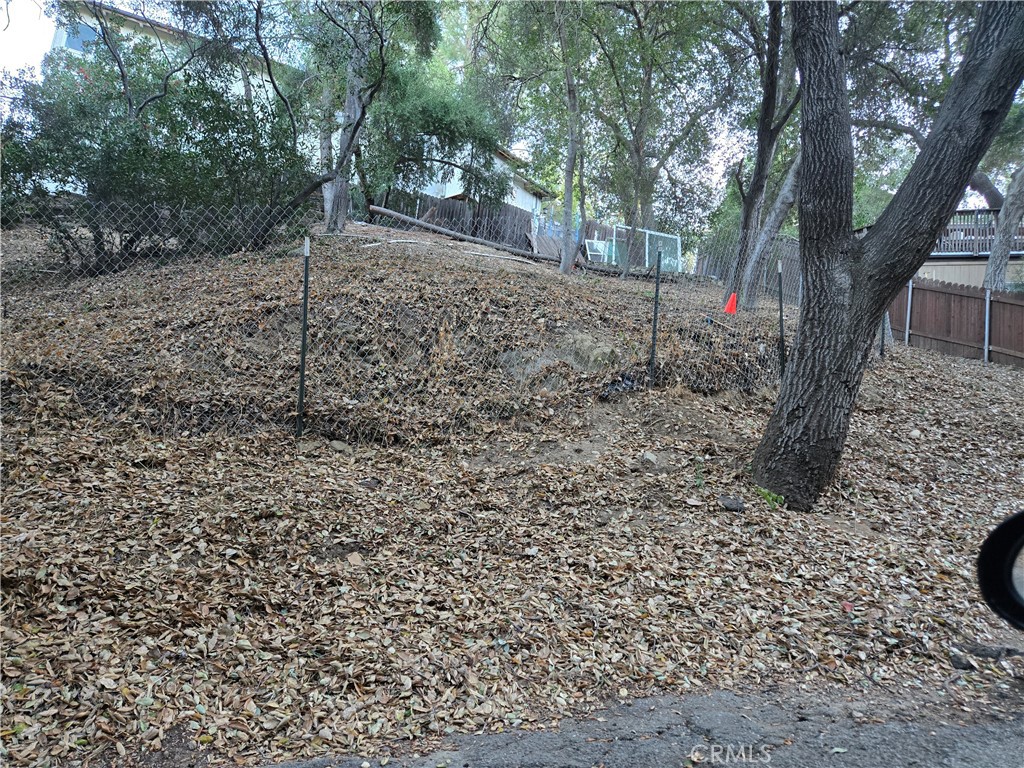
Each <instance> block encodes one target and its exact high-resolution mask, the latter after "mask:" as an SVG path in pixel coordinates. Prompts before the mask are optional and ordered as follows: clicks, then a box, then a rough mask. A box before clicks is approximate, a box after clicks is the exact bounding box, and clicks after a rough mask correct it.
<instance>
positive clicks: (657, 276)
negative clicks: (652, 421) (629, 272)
mask: <svg viewBox="0 0 1024 768" xmlns="http://www.w3.org/2000/svg"><path fill="white" fill-rule="evenodd" d="M660 303H661V248H659V249H658V265H657V268H656V269H655V272H654V320H653V321H652V322H651V360H650V362H649V363H648V364H647V388H648V389H653V388H654V369H655V366H656V364H657V347H658V306H659V304H660Z"/></svg>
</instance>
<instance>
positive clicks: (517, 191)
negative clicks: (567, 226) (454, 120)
mask: <svg viewBox="0 0 1024 768" xmlns="http://www.w3.org/2000/svg"><path fill="white" fill-rule="evenodd" d="M498 164H499V166H500V167H501V169H502V170H503V171H508V170H510V169H509V167H508V166H507V165H506V164H505V163H504V162H503V161H502V160H498ZM462 190H463V187H462V173H461V172H460V171H458V170H456V171H455V175H454V176H453V177H452V180H451V181H448V182H439V181H437V182H434V183H433V184H429V185H428V186H426V187H423V188H422V189H421V190H419V191H420V192H424V193H426V194H428V195H432V196H434V197H442V198H443V197H454V196H455V195H460V194H462ZM505 202H506V203H508V204H509V205H514V206H515V207H516V208H522V209H523V210H524V211H529V212H530V213H538V212H539V211H540V209H541V205H542V203H543V201H542V200H541V198H540V197H538V196H537V195H535V194H534V193H533V192H530V191H528V190H527V189H526V185H525V184H524V183H523V180H522V178H521V177H519V176H518V175H515V174H514V173H513V176H512V188H511V189H510V190H509V193H508V195H507V196H506V197H505Z"/></svg>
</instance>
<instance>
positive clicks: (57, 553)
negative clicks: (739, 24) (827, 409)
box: [0, 228, 1024, 765]
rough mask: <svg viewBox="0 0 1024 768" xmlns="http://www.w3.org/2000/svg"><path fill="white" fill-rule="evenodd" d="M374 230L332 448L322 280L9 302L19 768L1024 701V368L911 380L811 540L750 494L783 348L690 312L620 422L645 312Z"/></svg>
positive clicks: (195, 270)
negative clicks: (624, 720)
mask: <svg viewBox="0 0 1024 768" xmlns="http://www.w3.org/2000/svg"><path fill="white" fill-rule="evenodd" d="M351 234H358V235H361V236H360V237H349V238H343V239H337V240H319V241H317V242H316V243H315V245H314V252H313V253H314V264H316V265H317V270H316V272H315V274H316V275H317V277H316V278H315V279H314V281H313V283H312V288H311V300H312V302H313V303H312V306H314V307H316V310H315V312H314V314H313V321H312V323H311V329H310V354H309V359H310V375H309V387H310V389H309V395H308V397H309V400H308V405H309V409H308V413H309V419H310V432H309V434H308V435H307V436H306V437H305V438H303V439H302V440H298V441H297V440H296V439H295V438H294V436H293V434H292V413H293V411H294V397H295V382H296V377H297V366H298V357H299V353H298V349H297V348H295V347H294V346H293V344H292V340H293V339H294V337H295V331H296V323H297V322H298V310H299V307H300V305H301V293H300V288H301V273H300V271H299V269H298V266H299V262H298V260H297V259H296V258H295V257H294V256H288V255H273V254H264V255H250V254H239V255H237V256H236V257H234V258H232V259H230V260H225V261H222V262H216V263H205V264H199V265H179V266H177V267H171V268H164V269H158V270H153V269H143V268H139V269H138V270H136V271H130V272H124V273H120V274H117V275H108V276H105V277H99V278H92V279H90V280H87V281H82V282H78V283H75V284H73V285H62V286H56V287H53V288H50V289H44V288H42V287H37V288H35V289H33V290H19V291H18V292H15V293H14V294H6V295H5V297H4V301H5V314H4V319H3V331H4V349H3V377H4V382H3V383H4V398H3V426H4V430H3V439H2V450H3V512H2V523H3V538H2V550H0V556H2V584H3V592H4V602H3V607H2V610H3V615H2V626H3V627H4V643H3V649H2V654H3V659H2V660H3V686H4V689H3V694H4V695H3V697H2V702H3V703H2V706H3V717H2V720H3V722H4V724H5V726H4V727H5V729H6V730H5V732H4V749H5V750H6V752H7V754H6V759H7V760H9V761H10V762H12V763H14V764H19V765H43V764H46V763H47V762H52V763H55V764H58V765H64V764H70V762H71V761H72V760H80V759H83V758H86V757H89V756H93V757H101V758H102V759H103V760H108V759H109V760H112V761H114V762H125V761H128V762H134V763H143V764H147V763H152V764H154V765H156V764H159V760H160V759H161V757H160V753H154V752H153V751H152V750H155V749H159V748H164V747H169V746H172V745H178V747H181V745H185V746H186V747H187V748H188V749H189V750H206V751H207V754H208V755H210V756H211V757H213V758H214V759H216V760H218V761H221V760H227V759H229V758H232V759H239V760H254V759H257V758H259V759H271V758H284V757H287V756H295V755H316V754H326V753H330V752H352V751H360V752H363V753H374V754H378V755H379V754H386V753H388V752H390V751H394V750H401V749H405V748H408V747H409V746H410V744H409V742H408V741H407V740H408V739H416V740H420V739H428V740H429V739H431V738H435V737H438V736H441V735H443V734H445V733H448V732H451V731H455V730H458V731H473V730H482V729H500V728H509V727H539V726H540V725H542V724H547V723H550V722H551V721H552V720H557V719H558V718H560V717H561V716H563V715H564V714H566V713H570V712H574V711H580V710H586V709H590V708H593V707H596V706H599V705H601V704H602V703H603V702H605V701H607V700H608V699H609V698H610V697H614V696H619V697H623V696H630V695H637V694H641V693H646V692H651V691H658V690H670V691H676V692H682V691H687V690H707V689H711V688H716V687H724V688H731V689H749V688H751V687H757V688H764V687H767V686H770V685H775V684H786V683H789V684H798V685H802V686H804V687H805V688H806V690H807V691H808V695H813V692H814V691H815V690H821V689H823V688H824V687H833V686H839V687H841V688H844V689H847V690H850V691H857V690H860V688H862V687H863V686H868V687H876V686H877V687H881V688H883V689H885V690H886V691H889V692H891V693H893V694H898V693H899V692H900V691H901V690H904V689H905V688H914V689H915V690H918V691H934V692H935V693H934V698H935V699H936V700H939V701H942V700H945V701H948V702H949V703H950V705H951V706H956V707H963V708H967V709H968V710H970V711H972V712H973V713H974V714H973V715H971V716H974V717H978V718H984V717H1000V716H1010V715H1011V714H1012V713H1013V712H1014V711H1017V710H1019V708H1020V707H1021V706H1022V704H1024V698H1022V697H1024V693H1022V691H1024V686H1022V685H1021V680H1022V678H1024V666H1022V659H1020V658H1016V657H1005V658H1000V659H993V658H985V657H984V656H971V655H970V649H976V648H977V646H978V645H979V644H980V645H983V646H990V647H995V646H999V645H1005V644H1012V643H1014V642H1017V643H1018V644H1019V638H1017V639H1016V640H1015V639H1014V636H1013V635H1010V634H1009V633H1007V632H1005V631H1004V630H1002V629H1001V628H1000V626H999V625H998V623H997V622H996V620H995V619H994V618H992V617H990V616H989V615H988V613H987V611H986V610H985V609H984V607H983V606H981V605H980V604H979V600H978V598H977V596H976V592H975V589H974V586H973V582H972V579H973V559H974V556H975V552H976V551H977V547H978V545H979V544H980V541H981V539H982V537H983V535H984V533H985V532H986V531H987V530H988V528H989V527H991V525H993V524H994V523H995V521H997V520H998V519H999V518H1000V517H1001V516H1002V515H1003V514H1005V513H1007V512H1009V511H1010V510H1012V509H1016V508H1020V507H1021V506H1024V414H1022V412H1021V409H1020V407H1019V393H1020V385H1021V382H1022V374H1021V372H1019V371H1016V370H1012V369H1004V368H1000V367H998V366H987V367H986V366H982V365H980V364H977V363H973V362H969V361H964V360H958V359H952V358H941V357H938V356H935V355H928V354H920V353H917V352H915V351H912V350H905V349H902V348H897V349H894V350H892V351H891V353H890V355H889V356H888V357H887V358H886V360H885V361H884V363H882V364H880V365H878V366H876V367H874V368H873V369H872V370H871V371H869V373H868V376H867V379H866V382H865V385H864V389H863V391H862V395H861V398H860V405H859V408H858V410H857V413H856V415H855V418H854V423H853V425H852V430H851V436H850V445H849V450H848V452H847V456H846V458H845V460H844V463H843V466H842V471H841V476H840V477H839V478H838V480H837V482H836V483H835V485H834V486H833V488H832V489H831V490H830V492H829V493H828V494H827V495H826V497H825V498H824V499H823V501H822V502H821V504H820V505H819V507H818V509H817V510H816V512H815V513H814V514H810V515H796V514H793V513H790V512H788V511H787V510H785V509H784V508H783V507H780V506H778V504H777V503H776V500H775V499H772V498H770V497H766V496H764V495H762V494H761V493H759V491H758V489H757V488H756V487H755V486H754V485H753V484H752V482H751V481H750V479H749V477H748V475H747V473H746V470H745V467H746V462H747V461H748V460H749V456H750V453H751V451H752V449H753V446H754V444H755V441H756V439H757V436H758V434H759V433H760V430H761V429H762V428H763V426H764V424H765V422H766V420H767V416H768V413H769V411H770V408H771V404H772V398H773V392H772V390H771V388H770V387H769V386H766V385H765V383H764V382H765V380H764V379H760V378H757V377H756V376H754V375H753V374H752V373H751V372H757V371H765V370H767V371H769V372H770V371H771V367H770V366H772V365H774V354H773V352H774V350H772V349H771V348H770V347H769V346H768V345H770V343H771V339H772V337H771V335H770V332H769V330H768V329H770V328H771V324H770V322H769V321H768V320H767V319H766V320H765V323H764V324H763V325H762V324H756V325H755V326H754V327H756V328H757V329H762V328H763V329H765V330H756V331H750V332H747V331H746V330H745V326H743V325H742V324H743V323H747V322H750V323H752V324H754V323H755V321H754V320H746V319H744V318H742V317H741V318H740V319H739V321H738V322H735V323H734V322H733V321H731V320H728V321H725V320H723V319H722V317H721V315H719V314H711V308H713V307H715V305H716V304H717V299H718V296H717V295H716V290H715V289H714V288H713V287H712V288H708V289H706V290H705V289H704V288H702V287H700V286H691V285H685V286H684V285H677V286H670V287H669V288H668V290H667V291H666V295H667V300H666V306H667V311H666V317H667V319H666V321H665V325H664V339H665V340H666V341H665V357H664V358H663V360H664V361H665V368H664V370H663V372H662V373H661V374H660V376H659V379H658V381H657V382H656V385H657V386H656V387H655V388H654V389H653V390H651V391H647V390H645V389H641V390H638V391H626V392H621V393H612V394H613V396H612V397H610V398H609V399H607V400H602V399H600V398H599V397H598V396H599V395H600V394H601V393H602V392H605V391H607V389H608V385H609V383H610V382H613V381H615V380H617V379H618V380H620V382H621V379H622V378H623V376H624V375H626V376H628V375H630V374H631V372H635V371H636V369H637V367H638V366H640V365H642V364H643V362H644V361H645V360H646V354H647V346H646V344H647V341H646V339H647V333H649V328H648V326H647V325H646V323H647V320H646V318H647V316H648V312H649V310H650V306H651V296H650V295H649V292H650V290H651V287H650V286H649V285H648V284H646V283H639V282H637V283H622V282H620V281H614V280H604V279H600V280H599V279H595V278H590V277H583V278H581V277H560V276H558V275H557V274H556V273H554V272H553V271H551V270H550V269H548V268H547V267H545V266H538V265H527V264H521V263H518V262H510V261H507V260H502V259H495V258H493V256H478V255H475V254H468V253H464V252H463V250H481V249H477V248H473V249H463V248H462V247H461V246H460V245H458V244H452V243H450V242H448V241H444V240H443V239H436V238H433V237H427V236H421V235H419V234H415V235H398V234H396V233H394V232H392V231H389V230H377V229H369V228H367V229H365V230H358V231H355V230H354V231H353V232H352V233H351ZM5 237H6V233H5ZM405 239H408V240H415V241H417V242H415V243H401V242H394V243H392V242H388V241H389V240H405ZM364 246H365V247H364ZM6 247H7V243H5V248H6ZM8 253H9V251H7V252H5V257H4V258H5V259H6V258H7V256H8ZM702 297H704V298H702ZM709 315H710V316H711V322H710V323H709V322H707V318H708V316H709ZM767 315H770V312H768V313H766V318H767ZM723 322H725V323H726V325H729V326H731V327H725V326H724V325H722V323H723ZM729 334H735V336H730V335H729ZM757 334H762V336H760V337H759V336H758V335H757ZM759 338H760V339H761V340H759ZM695 339H696V340H699V341H695ZM762 344H764V345H766V348H765V349H764V350H762V349H761V348H760V345H762ZM688 345H692V346H688ZM701 354H705V355H706V358H701V357H700V355H701ZM705 359H706V360H707V364H706V365H705V364H702V363H701V360H705ZM716 361H717V362H716ZM716 365H717V366H718V368H717V369H716V368H715V366H716ZM705 370H720V371H723V372H724V374H723V375H724V376H725V377H728V376H732V377H733V379H732V380H731V381H732V382H733V384H734V386H736V387H737V388H742V389H746V390H748V391H747V392H743V391H737V390H734V389H730V390H728V391H723V392H719V393H717V394H713V395H705V394H699V393H700V392H704V391H707V390H715V389H717V388H719V387H717V385H716V386H710V385H707V384H706V383H702V380H698V379H696V378H692V377H693V376H694V375H695V374H694V373H693V372H694V371H705ZM688 372H689V373H688ZM688 376H690V377H691V378H687V377H688ZM720 380H721V381H726V380H727V378H721V379H720ZM709 381H711V380H709ZM620 388H623V387H620ZM626 389H628V388H626ZM725 496H729V497H739V498H742V499H743V500H744V502H745V509H744V511H743V512H741V513H737V512H733V511H728V510H727V509H725V508H724V507H723V504H722V502H721V501H720V499H721V498H722V497H725ZM965 656H966V657H968V658H969V663H968V666H969V667H970V668H969V669H959V668H954V667H953V664H952V660H953V659H954V658H956V659H962V658H964V657H965ZM957 664H958V667H959V666H963V662H962V661H958V662H957ZM961 715H962V716H963V711H961ZM420 743H421V742H420V741H413V742H412V743H411V744H412V745H413V746H418V745H419V744H420ZM122 755H123V756H124V757H123V758H122Z"/></svg>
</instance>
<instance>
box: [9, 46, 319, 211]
mask: <svg viewBox="0 0 1024 768" xmlns="http://www.w3.org/2000/svg"><path fill="white" fill-rule="evenodd" d="M109 33H110V35H111V37H112V40H113V41H114V44H115V45H116V46H117V49H118V51H119V53H120V55H121V57H122V59H123V61H124V62H125V70H126V71H125V75H126V77H125V81H126V82H124V81H122V78H121V74H120V72H119V70H118V67H117V66H116V64H115V61H114V60H113V58H112V56H111V55H110V54H109V52H108V50H107V48H106V47H104V46H102V45H101V44H99V43H93V44H91V45H90V46H89V50H87V51H86V53H85V55H79V54H74V53H71V52H68V51H56V52H54V53H52V54H50V55H49V56H48V57H47V59H46V61H45V62H44V66H43V77H42V80H41V81H33V80H30V79H22V80H20V81H18V82H16V83H15V84H14V85H15V90H16V91H17V92H18V93H19V95H20V98H19V99H18V101H17V103H16V106H15V109H14V111H13V112H12V113H11V115H9V116H8V118H7V119H6V120H5V121H4V125H3V130H4V133H5V137H6V136H7V135H8V134H10V135H13V136H15V137H16V141H15V144H16V146H17V147H18V148H19V149H18V152H19V153H21V154H19V156H18V158H17V159H18V163H17V164H16V171H12V175H13V174H16V176H17V178H16V181H17V183H16V184H15V189H16V190H17V192H19V193H25V192H26V191H28V190H30V189H33V188H36V189H38V188H40V187H42V186H43V184H44V183H46V184H49V185H53V186H56V187H58V188H63V189H69V190H72V191H76V192H79V193H82V194H84V195H86V197H88V198H89V199H91V200H96V201H101V202H109V201H113V200H131V201H143V202H147V203H161V204H168V205H179V204H180V205H215V204H221V205H223V204H262V205H267V204H276V203H279V202H281V201H282V196H283V195H286V194H288V193H289V192H290V191H293V189H294V187H296V186H298V184H299V183H300V181H301V180H302V179H304V178H306V177H307V176H308V173H309V170H308V168H307V161H306V160H305V159H304V158H303V157H302V156H301V155H300V154H299V153H298V152H297V151H296V150H295V149H294V148H293V147H292V144H291V133H290V127H289V124H288V120H287V118H286V116H285V115H284V114H283V111H282V109H281V107H280V106H279V105H278V104H276V103H275V102H273V101H270V100H266V99H264V100H260V99H255V98H254V99H252V100H247V99H246V98H245V96H243V95H241V94H235V93H233V92H232V89H231V86H230V78H231V74H230V72H228V71H227V70H226V68H225V67H222V66H218V65H216V64H214V63H213V62H208V61H204V60H202V58H196V59H195V60H194V61H193V62H192V63H190V64H189V66H188V67H186V68H184V69H183V71H181V72H179V73H177V74H173V75H171V76H170V77H169V78H168V79H167V86H166V92H165V89H164V77H165V75H167V73H168V70H170V69H172V68H173V67H174V66H176V65H177V64H178V63H179V62H174V63H170V64H169V63H168V61H167V59H166V58H165V55H164V52H162V51H160V50H158V49H157V47H156V45H155V44H154V42H153V41H152V40H151V39H149V38H147V37H143V36H138V35H135V36H130V35H122V34H120V33H118V32H117V31H116V30H114V29H111V30H110V32H109ZM168 53H169V55H171V56H176V57H183V56H186V55H187V52H186V51H185V50H181V49H178V50H174V49H171V48H170V46H168ZM128 94H130V95H131V97H129V95H128ZM5 154H6V153H5ZM5 181H6V179H5ZM5 186H6V185H5Z"/></svg>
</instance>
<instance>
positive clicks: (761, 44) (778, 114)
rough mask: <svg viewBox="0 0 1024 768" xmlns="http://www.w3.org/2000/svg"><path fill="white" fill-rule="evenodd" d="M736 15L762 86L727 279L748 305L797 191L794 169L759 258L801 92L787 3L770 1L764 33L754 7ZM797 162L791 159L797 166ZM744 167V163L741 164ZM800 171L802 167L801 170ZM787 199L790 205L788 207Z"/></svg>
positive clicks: (727, 291) (739, 34)
mask: <svg viewBox="0 0 1024 768" xmlns="http://www.w3.org/2000/svg"><path fill="white" fill-rule="evenodd" d="M734 8H735V9H736V13H737V14H738V15H739V16H740V17H741V18H742V20H743V22H744V23H745V25H746V27H747V29H746V31H745V33H744V31H743V30H741V29H738V28H735V27H731V26H730V29H732V30H733V32H734V34H735V35H736V36H737V37H739V38H740V39H742V40H744V41H745V42H746V43H747V45H748V46H749V47H750V48H751V50H752V53H753V55H754V57H755V58H756V60H757V65H758V74H759V78H760V83H761V94H762V95H761V104H760V107H759V109H758V115H757V128H756V137H757V146H756V150H755V154H754V166H753V170H752V171H751V174H750V177H749V179H748V180H747V183H746V185H744V184H743V179H742V176H741V174H740V171H739V170H738V171H737V173H736V183H737V187H738V190H739V195H740V202H741V204H742V205H741V210H740V231H739V240H738V242H737V247H736V259H735V260H734V261H733V263H732V267H731V268H730V271H729V277H728V279H727V280H726V284H725V294H726V296H728V295H729V294H732V293H739V294H740V299H741V302H742V303H743V305H744V306H750V305H751V304H752V303H753V301H754V295H753V293H754V292H753V290H752V284H753V282H754V279H755V277H756V274H757V267H758V266H759V264H758V262H759V261H760V259H761V258H762V257H763V256H765V255H766V253H767V245H770V243H771V240H773V239H774V237H775V235H776V234H778V227H779V226H781V224H782V220H783V219H784V218H785V215H786V214H787V213H788V212H789V207H790V206H792V201H793V199H794V195H795V192H796V184H797V179H798V178H799V176H798V173H797V172H796V171H794V173H793V174H792V176H791V177H790V178H789V179H788V183H784V185H783V188H782V191H785V193H786V197H784V198H783V199H781V200H780V201H779V206H778V209H777V210H775V211H773V213H774V214H775V215H774V217H773V218H772V223H773V225H775V226H776V229H775V232H767V233H765V234H766V235H767V236H768V237H767V238H766V242H765V243H762V247H761V248H760V250H759V251H758V253H757V255H756V257H755V253H754V252H755V250H757V249H756V246H757V244H758V242H759V240H761V239H762V238H760V237H759V235H760V234H761V225H762V219H763V216H764V206H765V202H766V200H765V191H766V189H767V187H768V176H769V173H770V171H771V168H772V163H773V162H774V161H775V155H776V149H777V147H778V144H779V139H780V137H781V135H782V131H783V129H784V128H785V127H786V124H787V123H788V122H789V118H790V116H791V115H792V114H793V111H794V110H795V109H796V106H797V104H798V102H799V101H800V90H799V88H798V87H797V83H796V77H795V74H796V68H795V64H794V62H793V60H792V56H791V55H790V52H789V50H788V46H787V45H786V42H785V37H784V35H783V5H782V3H781V2H778V0H769V2H768V18H767V20H766V22H765V25H764V27H765V28H764V29H762V25H761V20H760V19H759V18H758V16H757V14H756V12H755V10H754V6H749V5H745V4H740V5H736V6H734ZM794 162H795V160H794V159H792V158H791V159H790V165H793V164H794ZM741 165H742V164H741ZM797 167H798V166H797ZM787 200H788V203H787Z"/></svg>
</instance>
